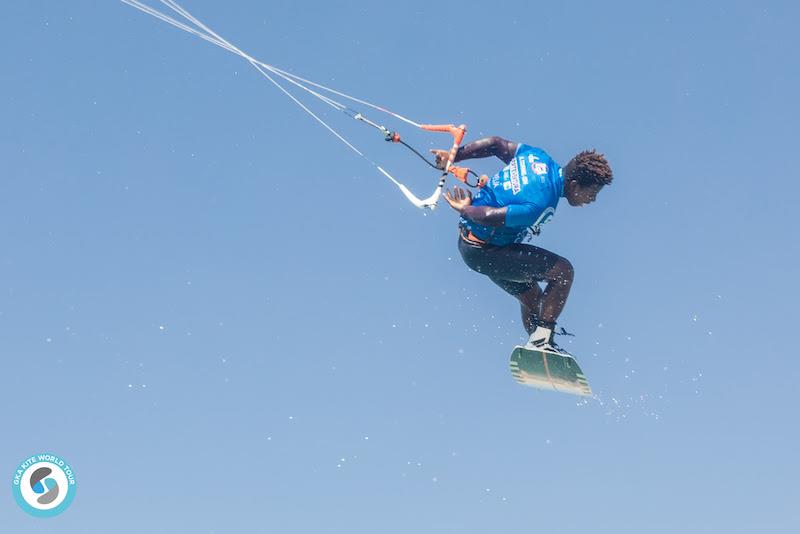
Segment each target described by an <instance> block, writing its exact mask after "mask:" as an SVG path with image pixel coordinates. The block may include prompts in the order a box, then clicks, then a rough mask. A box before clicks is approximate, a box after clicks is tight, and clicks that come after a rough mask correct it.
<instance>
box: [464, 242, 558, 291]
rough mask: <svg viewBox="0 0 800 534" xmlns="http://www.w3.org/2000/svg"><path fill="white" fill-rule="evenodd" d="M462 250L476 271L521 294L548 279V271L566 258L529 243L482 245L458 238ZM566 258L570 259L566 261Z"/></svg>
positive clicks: (467, 261)
mask: <svg viewBox="0 0 800 534" xmlns="http://www.w3.org/2000/svg"><path fill="white" fill-rule="evenodd" d="M458 251H459V252H460V253H461V257H462V258H463V259H464V263H466V264H467V266H468V267H469V268H470V269H472V270H473V271H476V272H479V273H481V274H485V275H486V276H488V277H489V279H490V280H491V281H492V282H494V283H495V284H497V285H498V286H500V287H501V288H502V289H503V290H504V291H506V292H508V293H510V294H511V295H513V296H515V297H517V296H519V295H520V294H522V293H524V292H526V291H527V290H529V289H531V288H532V287H533V285H534V284H537V283H538V282H542V281H546V280H548V276H547V273H548V271H550V270H551V269H552V268H553V267H554V266H555V265H556V264H557V263H558V262H559V261H562V260H563V258H562V257H561V256H559V255H558V254H553V253H552V252H550V251H548V250H545V249H543V248H539V247H536V246H534V245H528V244H525V243H511V244H509V245H502V246H498V245H490V244H478V243H472V242H469V241H467V240H466V239H465V238H464V237H462V236H461V235H459V237H458ZM563 261H566V260H563Z"/></svg>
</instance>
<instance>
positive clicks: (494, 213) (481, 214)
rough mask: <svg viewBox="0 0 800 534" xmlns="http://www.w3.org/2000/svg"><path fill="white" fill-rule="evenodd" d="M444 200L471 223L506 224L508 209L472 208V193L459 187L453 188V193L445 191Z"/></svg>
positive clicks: (484, 224) (485, 224) (486, 224)
mask: <svg viewBox="0 0 800 534" xmlns="http://www.w3.org/2000/svg"><path fill="white" fill-rule="evenodd" d="M444 199H445V200H446V201H447V203H448V204H450V207H451V208H453V209H454V210H456V211H457V212H459V213H460V214H461V215H463V216H464V217H466V218H467V219H469V220H471V221H475V222H476V223H478V224H480V225H483V226H503V225H504V224H505V223H506V212H507V211H508V208H505V207H503V208H493V207H491V206H473V205H472V193H470V192H469V191H467V190H466V189H462V188H460V187H454V188H453V192H452V193H451V192H450V191H445V193H444Z"/></svg>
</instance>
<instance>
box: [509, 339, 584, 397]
mask: <svg viewBox="0 0 800 534" xmlns="http://www.w3.org/2000/svg"><path fill="white" fill-rule="evenodd" d="M509 365H510V366H511V374H512V375H513V376H514V380H516V381H517V382H519V383H520V384H522V385H524V386H529V387H532V388H537V389H547V390H550V391H559V392H561V393H569V394H570V395H580V396H582V397H589V396H591V395H592V388H590V387H589V381H588V380H586V376H585V375H584V374H583V371H581V368H580V366H579V365H578V362H577V361H575V358H573V357H572V356H570V355H568V354H558V353H556V352H548V351H544V350H536V349H530V348H525V347H522V346H517V347H514V350H513V352H511V361H510V363H509Z"/></svg>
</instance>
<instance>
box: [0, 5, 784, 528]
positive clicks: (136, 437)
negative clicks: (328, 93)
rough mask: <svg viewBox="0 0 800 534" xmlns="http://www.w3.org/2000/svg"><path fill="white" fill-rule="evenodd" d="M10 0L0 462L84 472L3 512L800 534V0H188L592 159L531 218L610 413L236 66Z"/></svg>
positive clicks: (341, 74) (286, 48) (123, 15)
mask: <svg viewBox="0 0 800 534" xmlns="http://www.w3.org/2000/svg"><path fill="white" fill-rule="evenodd" d="M7 4H8V5H6V6H5V7H4V16H3V21H4V33H3V36H2V45H3V46H2V48H3V53H2V54H1V55H0V77H1V78H0V82H1V83H2V85H1V86H0V87H2V89H0V224H2V228H3V232H2V246H0V386H2V387H0V403H1V404H2V406H3V409H2V412H0V413H2V428H3V429H4V432H3V439H2V440H0V475H1V476H4V477H5V476H7V477H8V480H10V478H11V475H12V472H13V469H14V467H15V465H16V463H17V462H18V461H20V460H21V459H23V458H25V457H26V456H27V455H30V454H32V453H35V452H40V451H51V452H55V453H57V454H61V455H63V456H64V457H66V458H67V459H69V460H70V461H71V462H72V464H73V466H74V468H75V470H76V475H77V477H78V483H79V489H78V495H77V497H76V499H75V501H74V503H73V505H72V508H71V509H70V510H68V511H67V512H66V513H65V514H64V515H62V516H59V517H58V518H55V519H50V520H41V519H34V518H31V517H28V516H26V515H25V514H24V513H23V512H22V511H21V510H19V509H18V508H17V506H16V504H15V503H14V501H13V499H12V497H11V495H10V494H9V493H8V492H6V494H5V496H3V495H2V493H0V524H2V527H1V528H0V529H1V530H2V531H3V532H9V533H12V532H13V533H14V534H24V533H50V532H59V533H64V534H67V533H69V534H72V533H103V534H105V533H120V534H128V533H132V534H133V533H135V534H141V533H145V532H147V533H162V532H163V533H167V532H168V533H183V532H185V533H191V534H199V533H215V534H227V533H241V532H256V533H262V532H263V533H267V532H280V533H283V534H291V533H314V534H317V533H347V534H351V533H361V532H363V533H369V534H406V533H409V532H414V533H445V532H447V533H450V532H452V533H467V534H472V533H475V534H482V533H487V532H503V533H519V534H523V533H524V534H529V533H531V532H559V533H560V534H564V533H583V532H596V533H614V534H618V533H642V532H648V533H675V532H682V533H718V532H725V533H751V532H795V531H799V530H800V512H798V508H797V503H798V502H800V490H798V485H797V482H796V481H797V479H798V477H800V462H799V461H798V458H797V450H798V445H797V444H798V441H800V431H798V424H797V421H798V415H797V407H798V401H797V395H796V390H797V387H798V386H797V384H798V381H800V363H798V348H797V338H796V336H794V335H793V333H794V332H795V331H796V330H797V318H798V312H797V309H796V307H795V302H794V301H795V300H796V298H797V296H798V294H800V291H798V290H799V289H800V288H799V287H798V281H797V267H796V266H797V262H798V260H800V250H798V248H799V247H798V242H800V240H798V238H797V230H798V225H797V222H796V214H795V213H796V212H795V210H796V207H795V206H796V204H797V201H798V197H800V185H798V184H799V181H800V176H798V170H797V169H798V167H797V165H798V163H797V161H798V158H797V146H796V145H797V140H798V134H797V122H798V119H800V113H798V110H799V106H798V103H797V95H798V94H800V68H798V67H800V65H798V59H797V51H798V49H800V39H799V38H798V34H797V25H798V15H800V9H799V8H798V7H797V5H796V3H793V2H758V3H756V2H706V3H696V2H677V3H669V4H668V5H664V4H660V3H655V2H644V3H643V2H610V3H609V2H603V3H595V2H547V3H544V2H538V3H532V2H522V1H512V2H506V3H497V2H486V3H476V2H442V3H431V2H418V1H415V0H412V1H402V2H366V1H364V2H310V3H309V2H296V3H295V2H292V3H290V2H280V5H276V4H278V3H277V2H257V1H255V0H248V1H245V0H236V1H230V2H225V3H224V4H223V3H222V2H212V1H210V0H185V6H186V7H187V8H189V9H190V10H192V11H193V12H194V13H195V14H196V15H198V16H199V17H201V18H202V19H204V20H205V21H206V22H208V23H209V24H210V25H211V26H212V27H214V28H215V29H217V31H219V32H220V33H221V34H222V35H223V36H226V37H227V38H229V39H230V40H232V41H233V42H235V43H237V44H238V45H239V46H241V47H242V48H243V49H244V50H247V51H248V52H250V53H251V54H253V55H255V56H256V57H258V58H260V59H263V60H264V61H267V62H270V63H273V64H276V65H278V66H281V67H284V68H288V69H289V70H292V71H294V72H296V73H298V74H301V75H305V76H308V77H310V78H312V79H315V80H318V81H321V82H324V83H329V84H331V85H333V86H335V87H338V88H341V89H342V90H345V91H348V92H350V93H354V94H356V95H358V96H362V97H364V98H367V99H368V100H371V101H376V102H378V103H382V104H384V105H387V106H389V107H391V108H393V109H397V110H399V111H400V112H403V113H405V114H407V115H409V116H411V117H412V118H415V119H419V120H424V121H428V122H451V121H452V122H466V123H467V124H468V125H469V126H470V133H469V138H470V139H474V138H477V137H479V136H482V135H493V134H496V135H501V136H504V137H507V138H510V139H513V140H516V141H520V142H525V143H529V144H533V145H537V146H541V147H543V148H545V149H546V150H548V151H549V152H550V153H551V154H552V155H553V157H554V158H555V159H556V160H557V161H560V162H562V163H565V162H566V161H567V160H568V159H569V158H570V157H571V156H572V155H573V154H574V153H576V152H577V151H579V150H582V149H584V148H588V147H596V148H598V149H599V150H600V151H602V152H605V153H606V155H607V156H608V158H609V160H610V161H611V163H612V166H613V168H614V171H615V181H614V184H613V185H612V186H611V187H609V188H607V189H606V190H604V191H603V192H602V193H601V195H600V197H599V200H598V202H597V203H596V204H594V205H592V206H589V207H584V208H581V209H574V208H570V207H569V206H568V205H566V204H562V206H561V207H560V209H559V211H558V213H557V214H556V217H555V219H554V220H553V221H552V222H551V223H550V224H549V225H547V227H545V229H544V232H543V234H542V236H541V237H540V238H539V244H540V245H541V246H544V247H546V248H549V249H551V250H553V251H555V252H557V253H559V254H561V255H563V256H565V257H567V258H569V259H570V260H571V261H572V263H573V264H574V265H575V270H576V282H575V284H574V287H573V294H572V296H571V297H570V300H569V303H568V304H567V308H566V310H565V312H564V314H563V316H562V324H563V325H564V326H566V327H567V329H569V330H571V331H573V332H575V333H576V334H577V337H576V338H574V341H573V342H572V343H571V344H569V345H568V348H569V349H570V350H571V351H572V352H574V353H575V354H576V355H577V357H578V359H579V360H580V362H581V364H582V366H583V368H584V370H585V371H586V373H587V374H588V376H589V378H590V380H591V383H592V386H593V388H594V390H595V392H596V393H597V399H594V400H590V401H588V402H580V401H578V400H576V398H574V397H569V396H565V395H558V394H554V393H547V392H538V391H535V390H531V389H527V388H523V387H520V386H518V385H517V384H516V383H515V382H514V381H513V380H512V378H511V376H510V373H509V370H508V355H509V352H510V350H511V348H512V347H513V345H514V344H516V343H518V342H520V341H522V340H523V339H524V332H523V329H522V327H521V325H520V321H519V317H518V315H519V312H518V309H517V306H516V304H515V302H514V301H513V300H512V299H511V298H510V297H508V296H507V295H505V294H503V293H502V292H500V291H499V290H498V289H496V288H495V287H494V286H493V285H492V284H491V283H490V282H489V281H488V280H486V279H484V278H482V277H480V276H479V275H476V274H474V273H472V272H470V271H469V270H468V269H467V268H466V267H465V266H464V265H463V264H462V262H461V259H460V258H459V257H458V253H457V251H456V246H455V245H456V234H455V225H456V216H455V213H454V212H452V211H451V210H449V208H447V207H446V206H444V205H442V206H441V208H440V209H439V210H437V211H436V212H434V213H432V214H430V213H429V214H427V215H426V214H424V213H422V212H420V211H418V210H416V209H415V208H413V207H412V206H410V205H409V204H408V203H407V202H406V201H405V200H404V199H403V198H402V196H400V194H399V193H398V192H397V190H396V189H395V188H394V186H392V185H391V184H390V183H389V182H388V181H387V180H386V179H385V178H383V177H382V176H380V175H379V174H377V173H376V172H375V171H374V169H372V168H371V167H370V166H369V165H368V164H366V162H364V161H363V160H361V159H359V158H358V157H356V156H355V155H353V154H352V153H351V152H348V151H347V150H346V149H345V148H344V147H343V146H342V145H341V144H340V143H339V142H338V141H336V139H335V138H333V137H332V136H331V135H330V134H329V133H328V132H326V131H324V130H323V129H322V128H320V127H319V126H318V125H316V124H315V123H313V122H312V121H311V120H310V119H309V118H308V117H307V116H306V115H304V114H303V113H302V112H301V111H300V110H299V109H298V108H297V107H296V106H294V105H293V104H291V102H290V101H289V100H288V99H287V98H286V97H285V96H283V95H281V94H280V93H279V92H278V91H277V90H276V89H275V88H274V87H272V86H271V85H270V84H269V83H266V82H265V80H264V79H263V78H261V77H260V76H259V75H258V73H257V72H255V71H254V70H253V69H251V68H250V67H249V66H248V65H247V64H246V63H245V62H243V61H242V60H241V59H240V58H237V57H236V56H234V55H232V54H228V53H227V52H225V51H223V50H220V49H218V48H215V47H213V46H211V45H209V44H207V43H204V42H202V41H200V40H199V39H196V38H193V37H191V36H189V35H186V34H185V33H182V32H180V31H178V30H175V29H174V28H171V27H169V26H166V25H164V24H162V23H160V22H158V21H156V20H154V19H152V18H150V17H147V16H145V15H143V14H141V13H139V12H137V11H135V10H133V9H131V8H129V7H127V6H125V5H123V4H122V3H119V2H113V1H106V2H95V1H87V0H80V1H70V2H54V1H49V2H45V1H39V0H28V1H25V2H8V3H7ZM456 38H460V41H455V39H456ZM454 48H455V50H456V51H455V53H453V50H454ZM327 117H328V118H329V119H330V120H331V121H333V122H334V123H335V124H337V125H338V126H340V127H341V128H342V129H343V131H344V132H345V133H346V134H347V135H348V136H350V137H351V138H352V139H353V140H354V141H355V142H356V143H357V144H358V146H360V147H362V148H364V149H365V150H367V151H368V152H369V153H370V155H371V156H373V157H374V158H376V159H379V160H380V161H381V162H385V163H386V166H387V167H388V168H389V169H390V170H391V171H392V172H394V173H395V174H397V175H398V176H400V177H402V178H403V180H404V181H406V182H407V183H408V184H409V185H411V186H413V187H414V188H415V189H417V190H420V191H424V192H427V191H428V190H429V189H430V188H431V186H432V184H433V182H434V181H435V179H436V176H435V174H431V172H429V169H427V168H426V167H424V166H423V165H422V164H421V163H420V162H418V161H415V160H414V159H413V158H412V157H410V156H408V155H406V154H405V153H402V152H400V151H399V148H398V147H396V146H388V145H386V144H385V143H383V142H382V141H381V140H380V138H379V136H378V135H377V134H375V133H374V132H372V131H370V130H369V129H367V128H363V127H361V126H360V125H358V124H355V123H354V124H351V122H353V121H350V119H347V118H346V117H344V116H337V115H334V114H330V113H328V115H327ZM390 124H392V125H393V126H396V127H398V128H399V129H400V130H401V132H403V133H405V134H407V135H408V136H409V138H410V139H412V140H414V141H415V142H416V143H417V144H419V145H420V146H422V147H424V148H428V147H429V146H430V147H433V146H437V147H438V146H440V145H439V141H440V139H439V138H437V137H435V136H433V137H431V136H420V135H418V134H417V133H416V132H410V131H408V128H407V127H404V126H403V125H402V124H396V123H390ZM444 144H446V143H444ZM498 164H499V162H491V161H488V160H487V161H481V162H479V163H478V164H477V165H476V167H477V168H478V169H479V170H481V171H483V172H491V171H494V170H497V168H498V167H499V165H498Z"/></svg>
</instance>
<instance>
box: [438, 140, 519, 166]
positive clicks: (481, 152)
mask: <svg viewBox="0 0 800 534" xmlns="http://www.w3.org/2000/svg"><path fill="white" fill-rule="evenodd" d="M517 146H518V144H517V143H514V142H513V141H509V140H508V139H503V138H502V137H498V136H496V135H494V136H492V137H484V138H483V139H478V140H477V141H473V142H471V143H467V144H466V145H464V146H462V147H459V149H458V152H456V157H455V160H454V161H463V160H465V159H475V158H487V157H489V156H496V157H498V158H500V159H501V160H502V161H503V163H505V164H506V165H507V164H509V163H511V160H512V159H514V154H516V153H517ZM431 153H433V154H434V155H435V156H436V166H437V167H438V168H440V169H444V165H445V163H447V157H448V156H449V152H448V151H447V150H431Z"/></svg>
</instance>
